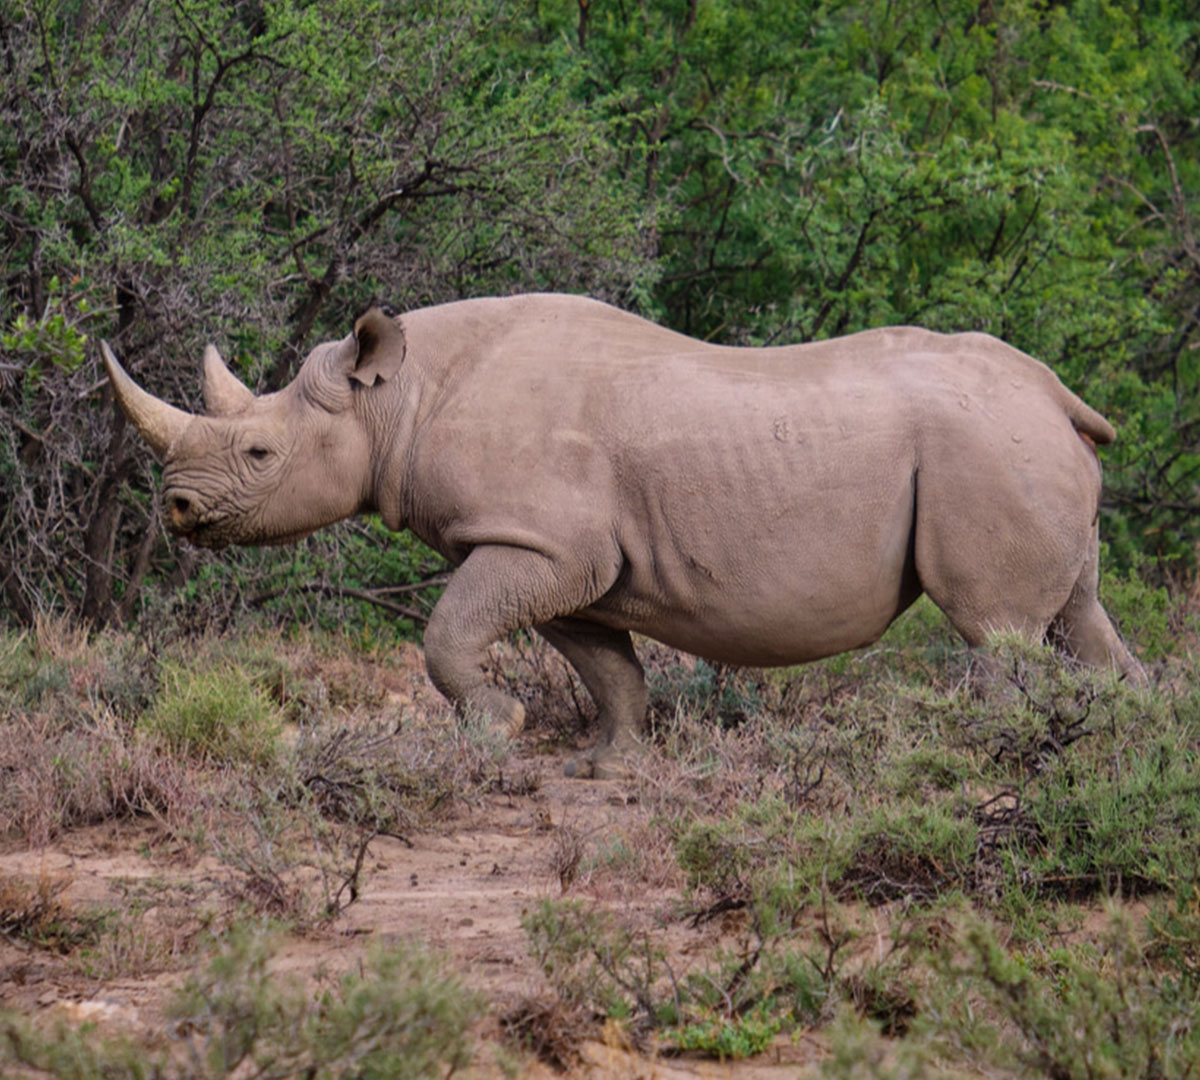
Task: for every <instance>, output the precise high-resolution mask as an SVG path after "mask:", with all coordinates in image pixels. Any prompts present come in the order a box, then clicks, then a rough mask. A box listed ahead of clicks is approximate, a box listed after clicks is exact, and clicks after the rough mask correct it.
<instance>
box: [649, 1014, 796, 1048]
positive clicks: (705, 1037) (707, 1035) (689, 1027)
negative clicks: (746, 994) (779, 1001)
mask: <svg viewBox="0 0 1200 1080" xmlns="http://www.w3.org/2000/svg"><path fill="white" fill-rule="evenodd" d="M780 1027H781V1021H780V1019H779V1018H778V1017H772V1016H767V1015H765V1013H764V1012H763V1010H758V1011H757V1012H752V1013H748V1014H747V1015H745V1016H737V1017H733V1018H729V1017H722V1016H715V1017H711V1018H708V1019H704V1020H697V1021H694V1022H692V1023H690V1024H685V1025H683V1026H682V1027H678V1028H675V1029H674V1030H672V1031H671V1032H669V1034H668V1036H667V1037H668V1039H669V1040H670V1042H671V1044H672V1045H673V1046H674V1047H675V1048H676V1049H677V1050H698V1051H700V1052H701V1053H704V1054H709V1055H711V1056H712V1057H715V1058H718V1059H720V1060H721V1061H724V1060H726V1058H731V1059H733V1060H737V1059H739V1058H747V1057H753V1056H754V1055H755V1054H761V1053H762V1052H763V1051H764V1050H765V1049H766V1048H767V1047H768V1046H770V1045H771V1041H772V1040H773V1039H774V1038H775V1036H776V1035H777V1034H778V1033H779V1029H780Z"/></svg>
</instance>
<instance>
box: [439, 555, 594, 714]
mask: <svg viewBox="0 0 1200 1080" xmlns="http://www.w3.org/2000/svg"><path fill="white" fill-rule="evenodd" d="M571 591H572V590H571V589H570V583H569V582H568V581H564V580H563V577H562V574H561V568H559V567H556V565H555V564H554V563H553V562H552V561H551V560H550V559H548V558H546V557H545V556H543V555H541V554H539V553H538V552H535V551H530V550H527V549H522V548H510V547H501V546H498V545H487V546H481V547H477V548H475V550H474V551H472V552H471V554H470V555H469V556H467V559H466V560H465V561H464V562H463V564H462V565H461V566H460V567H459V568H458V569H457V570H456V571H455V573H454V575H453V577H451V579H450V584H449V585H447V586H446V591H445V592H444V593H443V594H442V597H441V599H440V600H439V601H438V602H437V606H436V607H435V608H434V609H433V614H432V615H431V616H430V618H429V625H428V626H427V627H426V629H425V642H424V644H425V666H426V669H427V671H428V673H429V678H430V680H431V681H432V682H433V685H434V686H436V687H437V688H438V690H440V691H441V693H442V694H443V695H444V696H445V697H446V698H447V699H448V700H449V701H450V703H451V704H452V705H453V706H454V707H455V709H456V710H457V711H458V713H459V715H460V716H462V715H470V714H473V713H474V714H482V715H483V716H484V717H485V719H486V720H487V721H488V722H489V723H490V724H491V725H492V726H494V727H496V728H498V729H500V730H502V731H503V732H505V733H506V734H508V735H516V734H517V733H518V732H519V731H520V730H521V728H522V727H523V726H524V724H525V707H524V706H523V705H522V704H521V703H520V702H519V701H517V700H515V699H514V698H511V697H509V696H508V695H507V694H505V693H503V692H501V691H500V690H498V689H496V687H494V686H492V685H491V684H490V683H489V682H488V681H487V679H486V677H485V676H484V671H483V668H484V663H485V662H486V659H487V650H488V648H489V646H491V645H493V644H495V643H496V642H497V641H500V640H501V639H502V638H504V637H506V636H507V635H508V634H510V633H512V631H514V630H519V629H522V628H524V627H527V626H531V625H534V624H536V623H539V622H543V621H546V620H548V619H550V618H552V617H554V616H555V615H557V614H558V612H559V611H561V610H563V608H567V609H568V610H569V609H570V608H571V607H572V606H574V605H573V604H572V603H571V599H570V598H569V596H567V595H566V594H569V593H571Z"/></svg>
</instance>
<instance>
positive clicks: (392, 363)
mask: <svg viewBox="0 0 1200 1080" xmlns="http://www.w3.org/2000/svg"><path fill="white" fill-rule="evenodd" d="M354 340H355V342H357V344H358V357H357V359H356V360H355V363H354V370H353V371H351V372H350V378H352V379H355V380H357V381H358V382H360V383H362V384H363V386H374V385H375V380H376V379H383V380H387V379H390V378H392V376H394V375H395V374H396V372H398V371H399V370H400V365H401V364H402V363H403V362H404V353H405V351H406V349H407V344H406V342H405V340H404V327H402V326H401V325H400V320H399V319H397V318H394V317H392V316H391V315H389V314H388V313H387V312H386V311H384V310H382V309H380V308H377V307H373V308H369V309H368V310H367V311H366V312H364V313H363V314H362V315H360V316H359V317H358V318H357V319H356V320H355V322H354Z"/></svg>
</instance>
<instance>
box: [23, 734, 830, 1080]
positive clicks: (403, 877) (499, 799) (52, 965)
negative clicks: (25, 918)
mask: <svg viewBox="0 0 1200 1080" xmlns="http://www.w3.org/2000/svg"><path fill="white" fill-rule="evenodd" d="M566 758H567V753H566V752H565V751H563V752H561V753H553V754H548V753H545V752H544V751H539V750H538V749H537V748H536V747H535V746H534V740H532V739H530V740H528V741H527V742H522V743H521V744H520V745H519V746H518V747H517V749H516V752H515V754H514V759H513V762H512V764H513V768H514V770H520V772H521V774H522V775H523V776H524V777H534V778H536V783H525V784H523V785H522V787H523V788H524V787H529V788H536V790H533V791H532V792H531V793H529V794H519V795H518V794H514V795H492V796H487V797H485V798H484V799H483V800H482V801H481V802H480V803H479V804H477V805H474V806H467V807H461V808H458V809H456V811H455V813H454V816H453V817H451V818H450V819H449V820H448V821H446V822H444V823H443V824H442V825H441V826H440V827H439V828H438V829H437V830H436V831H433V832H415V833H414V834H413V835H412V836H411V837H410V838H408V839H409V842H410V843H411V845H412V846H411V847H410V846H408V845H406V844H405V843H404V842H402V841H401V840H400V839H395V838H388V837H381V838H377V839H376V840H374V841H373V842H372V843H371V846H370V849H369V856H368V863H367V866H368V871H369V872H368V875H367V878H366V883H365V888H364V890H363V895H362V897H361V899H360V900H359V901H358V902H357V903H355V904H354V905H352V906H351V907H349V908H348V909H347V910H346V911H345V913H344V914H343V915H342V916H341V917H340V918H338V920H337V921H336V922H335V923H334V924H333V925H332V926H331V927H330V928H329V929H326V930H321V931H319V932H317V933H310V934H307V935H305V936H297V937H294V938H292V939H290V940H289V941H288V942H287V943H286V945H285V947H284V948H283V950H282V952H281V953H280V956H279V959H278V965H279V968H280V970H281V972H288V973H292V974H298V975H300V976H302V977H306V978H311V979H313V980H314V981H315V980H317V979H318V978H322V977H325V976H327V975H336V974H338V973H339V972H342V971H345V970H347V969H348V968H351V967H353V966H355V965H357V964H358V963H359V961H360V959H361V958H362V956H363V953H364V951H365V949H366V948H367V945H368V943H370V942H373V941H379V940H384V941H386V940H392V939H397V938H405V939H416V940H418V941H420V942H423V943H425V944H426V945H428V946H430V947H432V948H433V949H436V950H438V951H440V952H442V953H444V954H445V955H446V956H448V957H449V959H450V962H451V964H452V966H453V967H454V968H455V969H456V970H457V971H458V972H459V973H460V974H461V975H462V976H463V978H464V979H465V981H466V982H467V983H468V984H469V985H470V986H472V987H474V988H476V989H477V990H479V991H481V992H482V993H483V994H484V995H485V996H486V998H487V1000H488V1002H489V1003H490V1005H489V1009H488V1013H487V1018H486V1020H485V1021H484V1023H483V1025H482V1026H481V1030H480V1031H479V1037H480V1041H481V1046H480V1049H479V1052H478V1054H477V1055H476V1064H475V1066H474V1070H473V1074H474V1075H479V1076H490V1075H499V1065H498V1064H497V1054H496V1046H497V1044H498V1043H499V1042H500V1041H501V1020H500V1018H501V1017H502V1016H504V1015H505V1014H506V1013H507V1012H508V1011H509V1010H511V1009H513V1008H514V1007H515V1006H517V1005H519V1003H521V1002H522V1001H523V1000H525V999H528V998H534V999H538V998H541V999H548V998H549V997H550V990H549V988H548V986H547V984H546V983H545V980H544V978H543V976H542V975H541V973H540V972H539V971H538V970H537V968H536V966H535V964H534V962H533V961H532V960H531V958H530V956H529V954H528V950H527V939H526V935H525V933H524V931H523V930H522V928H521V921H520V920H521V917H522V915H523V914H524V913H525V912H527V911H528V910H529V909H530V907H531V905H534V904H536V903H537V902H538V901H539V900H540V899H541V898H543V897H553V896H560V895H563V894H564V883H563V875H562V874H561V873H560V870H561V865H562V854H561V853H562V847H563V843H564V841H563V832H562V826H563V825H564V824H566V825H567V826H568V828H569V829H570V830H571V832H572V833H573V834H574V835H576V836H582V837H586V838H589V839H590V840H591V841H595V840H597V839H601V838H603V837H604V836H606V835H612V836H620V835H623V834H624V833H625V832H626V831H627V830H628V829H630V828H633V827H636V825H637V819H636V815H637V813H638V807H637V805H636V802H635V801H633V798H632V796H631V792H630V790H629V787H628V786H627V785H624V784H623V783H622V782H619V781H578V780H576V781H572V780H567V779H565V778H564V777H563V775H562V767H563V764H564V762H565V760H566ZM223 873H225V871H223V870H222V868H221V867H219V866H218V865H217V864H216V863H215V862H212V861H210V860H202V861H200V862H198V863H196V862H187V861H184V860H183V859H182V857H181V856H180V855H179V854H177V853H176V852H174V851H173V850H172V848H171V845H170V844H169V843H165V842H164V840H163V837H162V835H161V834H160V833H159V832H158V831H157V830H156V828H155V827H154V826H153V825H150V824H145V823H137V822H124V823H119V822H114V823H109V824H105V825H103V826H98V827H91V828H88V829H83V830H78V831H75V832H73V833H71V834H69V835H67V836H65V837H62V838H61V839H60V840H59V841H57V842H56V843H54V844H53V845H52V846H50V847H47V848H45V849H43V850H37V851H14V852H9V853H7V854H0V879H3V878H5V877H9V876H18V877H21V878H24V879H26V880H36V879H39V878H41V879H43V880H45V879H50V880H52V881H54V882H55V883H56V884H57V885H60V886H61V887H62V889H63V891H62V893H61V899H62V900H63V902H64V904H65V905H67V907H68V908H69V909H71V910H82V909H87V908H91V907H95V908H105V907H108V908H113V907H116V908H120V907H121V906H122V905H123V904H125V903H127V901H128V897H129V896H130V895H139V896H142V897H146V896H153V897H154V900H153V903H152V906H150V907H149V908H148V910H146V911H145V913H144V914H143V915H142V919H144V920H146V921H147V926H151V925H152V926H155V927H157V929H158V931H159V936H161V931H162V930H163V928H164V927H167V928H170V927H174V928H176V930H177V933H178V935H179V937H180V940H181V943H183V942H184V939H186V938H187V937H188V935H189V934H192V933H194V932H195V931H196V929H197V928H196V926H195V917H196V912H197V911H199V910H200V909H201V908H203V906H204V902H205V898H206V897H209V896H215V895H217V894H218V893H219V889H220V886H221V880H222V874H223ZM565 891H566V894H567V895H572V896H579V897H584V898H587V899H589V900H592V901H593V902H602V903H604V904H606V905H609V906H611V907H613V908H614V909H618V910H620V911H621V913H622V915H623V916H625V917H633V918H636V919H639V920H645V921H646V922H647V924H649V923H655V924H657V925H659V926H666V927H667V928H668V930H667V933H668V940H669V941H670V943H671V945H672V952H673V953H676V954H677V955H678V957H679V958H681V959H680V963H681V964H682V965H683V967H684V968H686V965H687V959H686V958H687V956H688V955H690V954H696V955H699V954H701V953H707V952H709V951H710V950H711V949H712V948H713V947H714V946H715V945H717V944H718V943H721V942H722V939H727V942H726V943H728V944H730V945H733V944H735V943H736V941H737V938H738V935H739V934H740V933H741V932H742V931H743V930H744V926H743V924H742V923H741V921H740V916H738V915H737V914H736V913H733V914H730V915H728V916H725V917H724V919H723V920H719V919H714V920H711V921H708V922H706V923H704V924H703V925H701V926H700V927H698V928H692V927H691V923H690V920H688V919H687V918H686V913H683V912H681V911H680V910H679V908H678V898H679V893H678V889H677V888H668V887H665V886H660V887H655V886H653V885H645V884H639V885H638V886H636V887H622V886H621V885H620V884H619V882H618V881H616V880H615V879H614V878H613V877H611V876H609V877H605V876H604V875H603V874H599V875H591V874H588V873H586V872H585V873H583V874H581V875H580V876H579V877H578V878H572V879H571V880H570V881H569V882H568V887H567V889H566V890H565ZM115 960H116V966H118V967H119V961H120V957H116V958H115ZM103 961H104V958H99V960H98V961H97V963H94V964H92V965H90V966H91V969H92V970H93V971H94V970H96V969H97V968H104V967H105V966H109V967H111V966H113V961H112V960H109V961H108V963H107V964H106V963H104V962H103ZM88 966H89V965H88V964H86V963H84V962H82V961H81V960H80V958H79V957H78V956H71V955H66V956H57V955H55V954H53V953H51V952H48V951H46V950H43V949H36V948H32V947H30V946H27V945H25V944H24V943H22V942H17V941H13V940H10V939H7V938H4V937H0V1007H3V1008H9V1009H13V1008H15V1009H18V1010H21V1011H23V1012H26V1013H39V1012H42V1013H46V1014H47V1015H52V1011H53V1010H58V1011H59V1012H60V1013H62V1014H65V1015H66V1016H68V1017H70V1018H72V1019H77V1020H79V1021H83V1020H88V1021H91V1022H93V1023H95V1024H96V1025H97V1026H98V1027H99V1028H101V1029H102V1030H103V1029H108V1028H111V1029H116V1028H120V1029H124V1030H125V1031H126V1032H131V1033H133V1034H135V1035H142V1036H145V1037H146V1038H154V1037H155V1036H156V1035H157V1034H161V1032H162V1031H163V1027H164V1024H165V1020H164V1014H163V1006H164V1002H165V1000H166V999H167V997H168V995H169V994H170V992H171V990H172V988H173V987H174V986H175V985H176V984H177V983H178V982H179V981H180V980H181V979H182V978H183V977H184V972H185V970H186V965H175V966H174V970H171V971H168V972H166V973H157V974H146V975H138V974H122V973H120V971H119V970H118V971H117V972H116V973H113V974H107V975H103V976H97V975H93V974H89V973H88V971H87V970H86V969H87V968H88ZM148 966H149V967H151V968H153V967H154V966H155V965H154V964H153V963H151V964H149V965H148ZM159 966H161V965H159ZM580 1052H581V1054H582V1060H581V1062H580V1063H579V1064H578V1066H576V1067H574V1068H572V1070H571V1075H577V1076H583V1077H658V1078H662V1080H673V1078H683V1077H730V1078H744V1080H750V1078H755V1080H758V1078H762V1080H766V1078H774V1077H784V1076H787V1077H795V1076H797V1075H802V1074H804V1073H805V1072H807V1071H808V1070H806V1069H805V1068H804V1066H806V1065H811V1064H812V1063H814V1062H815V1061H817V1060H819V1059H820V1057H821V1056H822V1054H823V1042H822V1039H821V1037H820V1036H816V1035H814V1036H811V1037H801V1038H799V1039H794V1038H780V1039H779V1040H778V1041H777V1043H776V1045H775V1046H774V1047H772V1049H771V1050H769V1051H768V1052H767V1053H766V1054H764V1055H761V1056H760V1057H759V1058H757V1059H755V1060H752V1061H741V1062H732V1063H729V1062H727V1063H720V1062H715V1061H710V1060H704V1059H701V1058H698V1057H694V1056H686V1055H685V1056H667V1055H664V1054H662V1053H659V1052H657V1051H656V1050H655V1048H654V1047H649V1048H647V1047H642V1048H641V1049H640V1051H639V1050H634V1049H633V1048H631V1047H629V1046H628V1045H626V1044H625V1043H624V1041H623V1038H622V1036H621V1033H620V1031H619V1029H617V1028H615V1027H611V1026H610V1027H609V1028H607V1029H605V1028H601V1027H599V1026H597V1027H596V1028H594V1030H593V1031H592V1032H591V1037H589V1038H588V1039H587V1040H586V1041H584V1042H583V1044H582V1046H581V1047H580ZM508 1053H509V1054H510V1055H511V1053H512V1051H511V1048H510V1049H509V1051H508ZM510 1060H511V1057H510ZM518 1060H520V1059H519V1058H518ZM518 1069H519V1074H520V1075H528V1076H549V1075H554V1073H553V1071H552V1070H550V1069H549V1068H548V1067H547V1066H545V1065H543V1064H541V1063H540V1062H537V1061H535V1060H534V1059H533V1058H528V1059H525V1060H523V1061H522V1063H521V1064H520V1065H519V1066H518Z"/></svg>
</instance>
